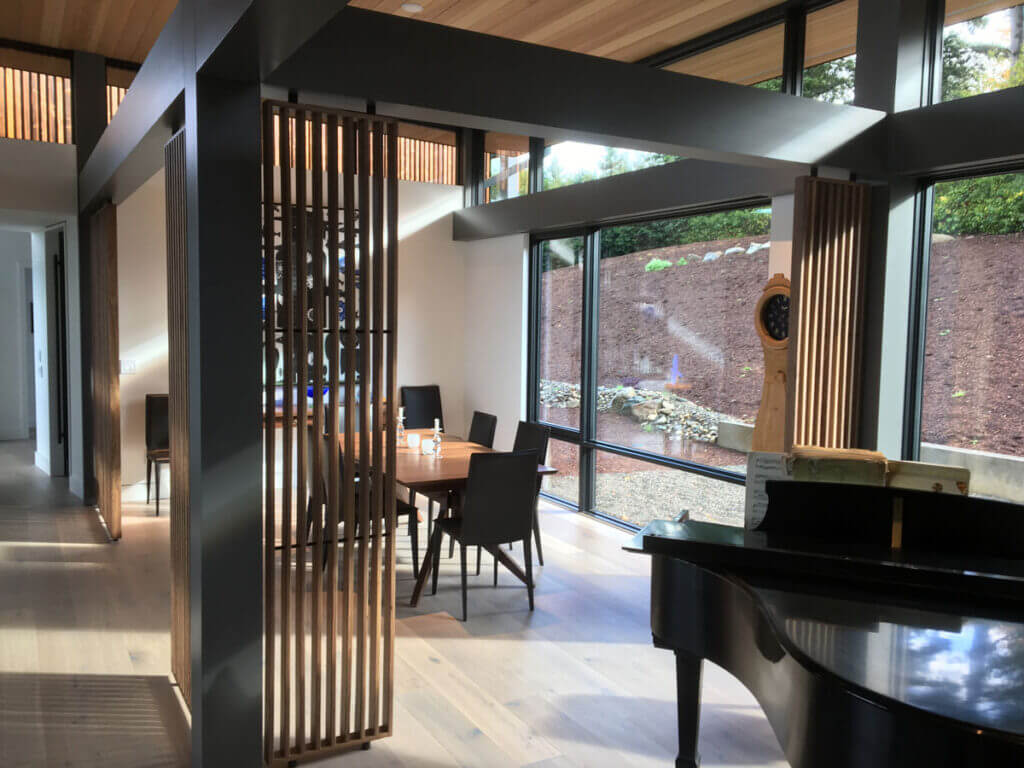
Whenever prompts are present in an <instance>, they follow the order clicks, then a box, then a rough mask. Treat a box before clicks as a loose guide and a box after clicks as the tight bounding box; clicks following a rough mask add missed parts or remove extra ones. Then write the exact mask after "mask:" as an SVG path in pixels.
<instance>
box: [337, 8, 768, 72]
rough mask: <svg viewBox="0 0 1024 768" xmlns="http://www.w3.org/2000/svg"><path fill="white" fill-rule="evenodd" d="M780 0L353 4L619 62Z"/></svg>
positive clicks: (711, 28)
mask: <svg viewBox="0 0 1024 768" xmlns="http://www.w3.org/2000/svg"><path fill="white" fill-rule="evenodd" d="M779 1H780V0H585V1H584V2H580V0H419V4H420V5H422V6H423V11H422V12H421V13H417V14H410V13H408V12H407V11H403V10H402V3H403V0H352V2H351V3H350V5H352V6H354V7H356V8H365V9H368V10H371V11H383V12H385V13H393V14H396V15H399V16H407V17H410V18H415V19H418V20H422V21H431V22H434V23H437V24H444V25H446V26H449V27H457V28H459V29H467V30H471V31H473V32H483V33H485V34H489V35H497V36H500V37H508V38H512V39H514V40H521V41H523V42H526V43H535V44H538V45H546V46H550V47H553V48H562V49H564V50H567V51H575V52H577V53H586V54H590V55H591V56H602V57H605V58H609V59H618V60H619V61H636V60H637V59H642V58H643V57H645V56H648V55H650V54H652V53H657V52H658V51H663V50H665V49H666V48H670V47H671V46H673V45H676V44H678V43H681V42H684V41H686V40H691V39H693V38H695V37H699V36H700V35H703V34H704V33H706V32H710V31H712V30H714V29H718V28H719V27H722V26H725V25H726V24H731V23H732V22H734V21H739V20H740V19H742V18H745V17H747V16H750V15H751V14H753V13H757V12H758V11H762V10H764V9H765V8H770V7H772V6H774V5H778V4H779Z"/></svg>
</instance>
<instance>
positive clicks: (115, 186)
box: [78, 5, 185, 211]
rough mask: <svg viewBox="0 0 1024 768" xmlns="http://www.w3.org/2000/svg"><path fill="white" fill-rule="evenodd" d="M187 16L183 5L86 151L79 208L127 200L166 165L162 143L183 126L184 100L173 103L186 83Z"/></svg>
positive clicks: (87, 208)
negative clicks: (182, 105) (183, 20)
mask: <svg viewBox="0 0 1024 768" xmlns="http://www.w3.org/2000/svg"><path fill="white" fill-rule="evenodd" d="M183 15H184V12H183V7H182V6H180V5H179V6H178V7H177V8H175V10H174V12H173V13H172V14H171V16H170V18H169V19H168V20H167V24H166V25H165V26H164V28H163V30H162V31H161V32H160V36H159V37H158V38H157V40H156V43H155V44H154V45H153V48H152V49H151V50H150V52H149V55H148V56H147V57H146V61H145V62H144V63H143V65H142V68H141V69H139V72H138V74H137V75H136V76H135V79H134V80H133V81H132V86H131V88H129V89H128V93H127V95H126V96H125V98H124V100H123V101H122V102H121V106H120V107H119V108H118V110H117V114H116V115H114V119H113V120H111V121H110V125H108V126H106V130H104V131H103V135H102V136H100V138H99V141H98V142H97V143H96V147H95V149H93V150H92V151H91V153H89V152H84V153H82V156H83V157H86V158H88V159H87V160H86V161H85V163H84V165H83V167H82V171H81V175H80V176H79V180H78V206H79V209H80V210H82V211H88V210H91V209H92V208H93V207H95V206H96V205H97V204H98V203H99V201H101V200H103V199H111V200H115V202H116V201H117V200H122V199H124V197H126V196H127V195H128V194H130V193H131V192H132V191H133V190H134V189H135V187H137V186H138V184H139V183H141V181H145V180H146V179H148V178H149V177H150V176H152V175H153V173H155V172H156V171H157V170H158V169H159V168H160V167H162V165H163V157H164V155H163V147H164V144H165V143H166V141H167V139H169V138H170V137H171V136H172V135H173V133H174V131H175V130H176V129H177V128H179V127H180V126H181V123H180V120H181V116H182V115H181V105H180V103H179V104H178V106H177V108H175V103H176V102H178V101H179V99H180V97H181V93H182V91H183V90H184V88H185V65H184V53H185V37H184V34H185V30H184V29H183V23H182V18H183ZM103 119H104V120H106V114H105V113H104V118H103ZM175 123H177V124H175ZM80 151H81V150H80ZM129 160H130V161H131V162H128V161H129ZM147 171H148V175H146V174H147ZM140 176H141V181H140V180H139V177H140ZM133 184H134V186H133Z"/></svg>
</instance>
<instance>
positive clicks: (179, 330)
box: [164, 131, 192, 708]
mask: <svg viewBox="0 0 1024 768" xmlns="http://www.w3.org/2000/svg"><path fill="white" fill-rule="evenodd" d="M164 185H165V193H166V211H167V368H168V393H169V409H170V414H169V415H170V438H171V444H170V445H171V673H172V674H173V675H174V679H175V680H177V681H178V687H179V688H180V689H181V695H182V697H183V698H184V699H185V703H186V704H187V705H188V706H189V708H191V706H192V635H191V633H192V619H191V598H190V595H191V591H190V585H189V571H190V569H189V523H190V521H189V514H190V512H189V464H188V462H189V445H188V421H189V400H188V322H187V318H188V244H187V243H186V241H185V231H186V230H185V220H186V219H185V132H184V131H179V132H178V133H177V134H175V135H174V137H173V138H172V139H171V140H170V141H169V142H167V145H166V146H165V147H164Z"/></svg>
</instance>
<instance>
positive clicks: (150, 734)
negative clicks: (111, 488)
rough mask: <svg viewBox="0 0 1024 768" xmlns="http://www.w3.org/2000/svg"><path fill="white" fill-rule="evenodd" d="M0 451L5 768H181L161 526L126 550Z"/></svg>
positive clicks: (58, 490) (9, 447)
mask: <svg viewBox="0 0 1024 768" xmlns="http://www.w3.org/2000/svg"><path fill="white" fill-rule="evenodd" d="M32 447H33V446H32V443H31V441H19V442H0V765H3V766H5V768H6V767H8V766H10V767H12V768H13V767H14V766H26V767H27V766H33V767H38V766H72V767H73V768H91V767H93V766H95V767H96V768H99V767H100V766H103V767H104V768H108V767H109V766H139V765H146V766H182V765H188V744H189V737H188V723H187V721H186V719H185V716H184V714H183V709H182V708H181V707H180V706H179V703H178V701H177V693H176V691H175V689H174V687H173V686H172V684H171V682H170V681H169V679H168V677H167V670H168V669H169V667H170V640H169V617H170V611H169V607H168V604H169V599H170V595H169V587H168V580H167V578H166V574H167V571H168V546H167V518H166V517H161V518H155V517H153V513H152V510H151V509H147V508H145V507H144V506H143V505H141V504H140V505H126V506H125V510H124V514H125V517H124V528H125V534H124V539H123V540H122V541H120V542H118V543H117V544H110V543H108V540H107V536H106V533H105V531H104V530H103V526H102V524H101V523H100V521H99V518H98V516H97V515H96V514H95V512H93V511H92V510H89V509H86V508H85V507H82V506H80V505H79V502H78V500H77V499H76V498H75V497H74V496H72V495H71V494H70V493H69V492H68V490H67V481H66V479H62V478H55V479H51V478H49V477H47V476H46V475H45V474H44V473H43V472H41V471H40V470H38V469H36V468H35V467H34V466H33V465H32Z"/></svg>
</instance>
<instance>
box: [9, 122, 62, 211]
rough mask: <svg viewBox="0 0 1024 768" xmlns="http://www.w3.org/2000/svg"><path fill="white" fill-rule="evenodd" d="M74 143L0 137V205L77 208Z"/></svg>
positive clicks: (22, 208) (20, 208)
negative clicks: (52, 142) (51, 142)
mask: <svg viewBox="0 0 1024 768" xmlns="http://www.w3.org/2000/svg"><path fill="white" fill-rule="evenodd" d="M75 158H76V154H75V146H74V145H73V144H49V143H47V142H42V141H22V140H20V139H0V182H2V183H0V208H7V209H11V210H18V211H49V212H51V213H60V214H64V215H73V214H76V213H77V212H78V210H77V208H78V168H77V166H76V159H75Z"/></svg>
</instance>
